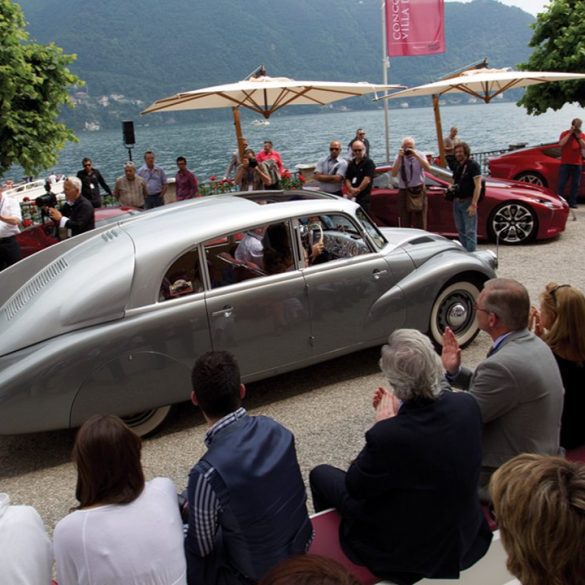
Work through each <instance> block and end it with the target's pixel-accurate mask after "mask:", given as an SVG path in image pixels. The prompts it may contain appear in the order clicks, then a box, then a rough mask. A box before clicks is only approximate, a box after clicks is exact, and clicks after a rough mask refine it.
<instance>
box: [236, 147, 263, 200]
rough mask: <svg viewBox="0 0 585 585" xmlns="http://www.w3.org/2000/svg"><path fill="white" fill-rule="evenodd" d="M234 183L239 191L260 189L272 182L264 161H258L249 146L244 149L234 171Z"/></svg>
mask: <svg viewBox="0 0 585 585" xmlns="http://www.w3.org/2000/svg"><path fill="white" fill-rule="evenodd" d="M235 181H236V185H237V186H238V187H239V188H240V191H262V190H264V189H267V188H268V186H269V185H270V184H271V183H272V179H271V177H270V173H269V172H268V169H267V168H266V164H265V163H259V162H258V161H257V160H256V155H255V153H254V151H253V150H252V149H251V148H248V149H247V150H244V156H243V157H242V164H241V165H240V166H239V167H238V170H237V171H236V179H235Z"/></svg>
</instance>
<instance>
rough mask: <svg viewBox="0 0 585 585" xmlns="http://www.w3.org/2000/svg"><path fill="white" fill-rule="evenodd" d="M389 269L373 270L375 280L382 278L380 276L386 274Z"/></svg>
mask: <svg viewBox="0 0 585 585" xmlns="http://www.w3.org/2000/svg"><path fill="white" fill-rule="evenodd" d="M387 272H388V271H387V270H378V269H377V268H376V270H374V271H373V272H372V276H373V277H374V280H380V278H381V277H382V275H383V274H386V273H387Z"/></svg>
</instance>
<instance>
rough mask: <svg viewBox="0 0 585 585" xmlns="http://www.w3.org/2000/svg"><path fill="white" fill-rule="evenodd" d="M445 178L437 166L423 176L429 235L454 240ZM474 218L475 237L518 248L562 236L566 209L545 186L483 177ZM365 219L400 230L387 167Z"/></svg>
mask: <svg viewBox="0 0 585 585" xmlns="http://www.w3.org/2000/svg"><path fill="white" fill-rule="evenodd" d="M450 177H451V173H450V171H447V170H445V169H443V168H439V167H432V172H430V173H426V187H427V196H428V199H429V210H428V230H429V231H431V232H435V233H439V234H442V235H444V236H448V237H457V230H456V229H455V222H454V221H453V204H452V203H451V202H450V201H447V200H445V191H446V189H447V187H448V186H449V179H450ZM478 213H479V221H478V225H477V235H478V238H480V239H483V240H486V239H489V240H492V241H499V242H500V243H502V244H523V243H526V242H530V241H531V240H534V239H539V240H544V239H547V238H554V237H555V236H557V235H558V234H560V233H561V232H562V231H564V229H565V225H566V223H567V217H568V216H569V206H568V205H567V202H566V201H564V200H563V199H561V198H560V197H558V196H557V195H556V194H555V193H553V192H552V191H550V190H549V189H547V188H546V187H538V186H534V185H526V184H524V183H519V182H517V181H504V180H501V179H490V178H488V179H487V181H486V193H485V198H484V199H483V201H481V202H480V204H479V207H478ZM370 215H371V216H372V218H373V219H374V220H375V221H376V222H377V223H378V225H381V226H398V225H399V220H398V217H399V213H398V179H397V178H393V177H392V176H391V175H390V168H389V167H382V168H379V169H377V176H376V178H375V179H374V188H373V189H372V205H371V208H370Z"/></svg>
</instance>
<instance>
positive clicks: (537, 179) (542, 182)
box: [514, 171, 548, 187]
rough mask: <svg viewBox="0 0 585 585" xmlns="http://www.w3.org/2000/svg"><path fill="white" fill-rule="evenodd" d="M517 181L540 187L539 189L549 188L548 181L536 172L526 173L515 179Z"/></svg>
mask: <svg viewBox="0 0 585 585" xmlns="http://www.w3.org/2000/svg"><path fill="white" fill-rule="evenodd" d="M514 180H515V181H522V183H530V184H531V185H538V186H539V187H548V183H547V181H546V179H545V178H544V177H543V176H542V175H541V174H540V173H537V172H536V171H526V172H524V173H520V174H519V175H516V176H515V177H514Z"/></svg>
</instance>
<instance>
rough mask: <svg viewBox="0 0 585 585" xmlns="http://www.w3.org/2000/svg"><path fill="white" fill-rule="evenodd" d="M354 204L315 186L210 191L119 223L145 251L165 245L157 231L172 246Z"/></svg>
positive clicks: (347, 208)
mask: <svg viewBox="0 0 585 585" xmlns="http://www.w3.org/2000/svg"><path fill="white" fill-rule="evenodd" d="M356 207H357V205H356V204H355V203H353V202H351V201H348V200H346V199H342V198H340V197H335V196H331V195H327V194H323V193H320V192H314V191H297V192H295V191H288V192H287V191H285V192H281V191H274V192H268V193H267V192H250V193H243V194H240V193H238V194H225V195H213V196H210V197H205V198H199V199H194V200H190V201H183V202H180V203H175V204H172V205H168V206H164V207H160V208H157V209H156V210H153V211H148V212H145V213H142V214H140V215H139V216H138V217H136V218H134V219H132V220H130V221H127V222H125V223H123V224H122V225H121V228H122V229H123V230H124V231H125V232H126V233H127V234H128V235H129V236H130V237H131V238H132V239H133V240H134V242H135V243H136V245H137V248H139V249H140V250H141V251H143V252H145V251H146V250H147V249H148V248H150V247H154V248H156V249H160V247H161V246H164V243H162V242H161V241H160V240H159V241H154V240H153V236H155V235H156V234H157V233H158V234H160V233H165V234H172V237H170V238H169V239H170V240H172V242H173V246H175V245H179V246H180V240H182V239H185V240H188V241H189V242H190V243H192V244H193V243H196V242H202V241H205V240H207V239H209V238H212V237H215V236H217V235H218V234H221V233H229V232H231V231H237V230H240V229H245V228H247V227H250V226H254V225H262V224H269V223H272V222H276V221H281V220H282V219H283V218H287V217H294V216H295V215H315V214H319V213H324V212H326V211H329V212H333V211H339V212H342V211H345V212H353V211H354V210H355V208H356ZM186 228H188V229H186ZM155 239H156V238H155Z"/></svg>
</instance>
